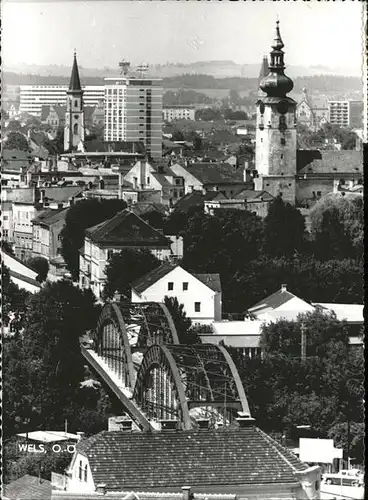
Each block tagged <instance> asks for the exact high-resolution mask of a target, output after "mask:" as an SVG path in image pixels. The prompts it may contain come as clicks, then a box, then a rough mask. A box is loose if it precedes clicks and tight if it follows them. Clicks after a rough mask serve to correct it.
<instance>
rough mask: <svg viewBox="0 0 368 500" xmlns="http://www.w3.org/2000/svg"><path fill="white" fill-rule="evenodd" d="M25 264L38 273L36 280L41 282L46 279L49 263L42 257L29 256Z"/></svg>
mask: <svg viewBox="0 0 368 500" xmlns="http://www.w3.org/2000/svg"><path fill="white" fill-rule="evenodd" d="M27 266H29V267H30V268H31V269H33V270H34V271H36V273H38V276H37V280H38V281H39V282H40V283H42V282H43V281H45V280H46V278H47V274H48V272H49V263H48V261H47V260H46V259H45V258H44V257H31V258H29V259H28V260H27Z"/></svg>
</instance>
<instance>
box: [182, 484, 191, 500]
mask: <svg viewBox="0 0 368 500" xmlns="http://www.w3.org/2000/svg"><path fill="white" fill-rule="evenodd" d="M190 490H191V487H190V486H182V487H181V491H182V500H190V499H191V498H192V495H191V494H190Z"/></svg>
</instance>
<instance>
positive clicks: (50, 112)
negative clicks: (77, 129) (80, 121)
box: [41, 104, 66, 131]
mask: <svg viewBox="0 0 368 500" xmlns="http://www.w3.org/2000/svg"><path fill="white" fill-rule="evenodd" d="M65 111H66V106H62V105H57V104H55V105H53V106H42V108H41V122H42V123H43V124H44V125H48V126H49V127H50V129H51V130H53V131H57V130H58V129H59V128H61V127H64V125H65Z"/></svg>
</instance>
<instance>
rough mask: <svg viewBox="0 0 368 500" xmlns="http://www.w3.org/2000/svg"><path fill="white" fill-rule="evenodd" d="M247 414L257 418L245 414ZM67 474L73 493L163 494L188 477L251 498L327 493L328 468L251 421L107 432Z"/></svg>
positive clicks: (81, 450) (203, 486) (90, 442)
mask: <svg viewBox="0 0 368 500" xmlns="http://www.w3.org/2000/svg"><path fill="white" fill-rule="evenodd" d="M245 420H252V419H238V421H245ZM67 474H68V484H67V486H66V492H65V497H66V498H68V496H67V495H68V494H69V495H70V496H71V498H74V497H73V496H72V494H73V493H75V494H79V495H81V493H84V494H85V497H86V498H89V496H88V494H92V493H94V492H96V491H99V492H100V495H101V493H103V494H104V495H105V496H106V498H110V495H112V494H113V493H115V494H116V495H117V496H116V498H124V492H132V491H133V492H134V491H148V492H156V494H157V498H160V499H162V498H165V497H164V496H162V494H165V493H168V492H178V493H180V492H181V489H182V485H183V484H184V485H190V486H191V487H192V489H193V491H194V492H195V493H197V494H200V493H207V494H223V493H224V492H226V493H228V494H236V495H237V496H238V497H239V498H247V499H248V500H256V499H259V498H262V500H271V499H276V498H277V499H281V498H284V499H294V500H307V499H310V500H312V499H313V500H316V499H318V498H320V493H319V488H320V482H321V471H320V468H319V467H318V466H314V467H309V466H308V465H307V464H305V463H303V462H301V461H300V460H299V459H298V458H297V457H296V456H295V455H294V454H293V453H292V452H291V451H289V450H287V449H286V448H284V447H283V446H281V445H280V444H279V443H277V442H276V441H275V440H274V439H272V438H271V437H269V436H268V435H267V434H265V433H264V432H263V431H261V430H260V429H258V428H257V427H256V426H254V424H253V423H251V422H249V423H248V422H247V423H245V422H244V424H243V423H240V424H239V426H237V427H225V428H219V429H216V430H206V429H205V430H190V431H189V430H187V431H175V430H174V431H172V430H166V431H161V432H149V433H148V432H127V431H102V432H100V433H99V434H97V435H94V436H92V437H90V438H88V439H84V440H81V441H80V442H79V443H77V445H76V451H75V453H74V455H73V458H72V461H71V464H70V466H69V469H68V472H67ZM119 493H120V495H121V496H119ZM77 498H79V497H78V496H77ZM92 498H93V497H92ZM111 498H112V496H111ZM138 498H139V497H138Z"/></svg>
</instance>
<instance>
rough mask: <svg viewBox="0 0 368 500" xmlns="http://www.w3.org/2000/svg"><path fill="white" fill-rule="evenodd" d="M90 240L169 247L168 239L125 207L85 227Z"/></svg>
mask: <svg viewBox="0 0 368 500" xmlns="http://www.w3.org/2000/svg"><path fill="white" fill-rule="evenodd" d="M85 234H86V236H87V237H88V238H90V239H91V240H92V241H94V242H96V243H98V244H100V245H103V246H108V245H109V244H110V245H118V246H134V245H137V246H152V247H169V241H168V239H167V238H166V237H165V236H164V235H163V234H161V233H160V232H159V231H157V230H156V229H154V228H153V227H151V226H150V225H149V224H147V223H146V222H145V221H144V220H143V219H141V218H140V217H138V215H136V214H135V213H134V212H132V211H130V210H128V209H126V210H122V211H121V212H119V213H118V214H116V215H115V216H114V217H112V218H111V219H109V220H107V221H104V222H101V223H100V224H96V225H95V226H92V227H90V228H88V229H86V231H85Z"/></svg>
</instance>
